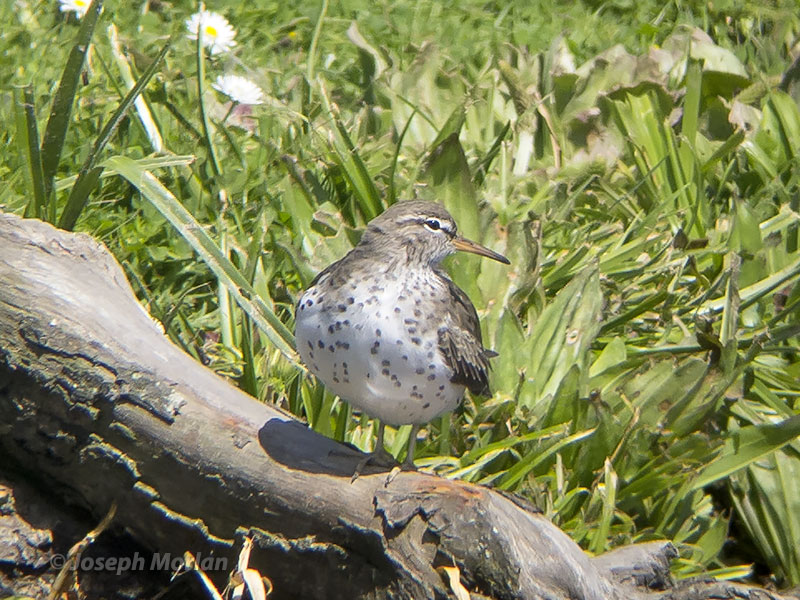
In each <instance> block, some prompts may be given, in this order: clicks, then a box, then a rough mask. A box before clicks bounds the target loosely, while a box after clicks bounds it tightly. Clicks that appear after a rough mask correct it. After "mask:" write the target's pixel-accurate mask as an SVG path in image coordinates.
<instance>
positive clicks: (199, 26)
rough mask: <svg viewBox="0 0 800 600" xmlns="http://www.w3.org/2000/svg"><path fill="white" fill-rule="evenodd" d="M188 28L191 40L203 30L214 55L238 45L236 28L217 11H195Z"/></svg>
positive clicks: (188, 20)
mask: <svg viewBox="0 0 800 600" xmlns="http://www.w3.org/2000/svg"><path fill="white" fill-rule="evenodd" d="M73 1H76V2H80V1H82V0H73ZM186 29H187V30H188V31H189V34H188V35H187V37H188V38H189V39H190V40H196V39H197V36H198V34H199V32H200V31H202V32H203V46H205V47H206V48H208V49H209V50H210V52H211V54H212V55H214V54H221V53H223V52H229V51H230V50H231V48H233V47H234V46H235V45H236V42H235V41H234V39H233V38H234V37H236V30H235V29H234V28H233V27H232V26H231V24H230V23H228V19H226V18H225V17H223V16H222V15H221V14H219V13H216V12H212V11H208V10H203V11H200V12H196V13H194V14H193V15H192V16H191V17H189V18H188V19H186Z"/></svg>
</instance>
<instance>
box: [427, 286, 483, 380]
mask: <svg viewBox="0 0 800 600" xmlns="http://www.w3.org/2000/svg"><path fill="white" fill-rule="evenodd" d="M447 283H448V286H449V288H450V289H449V296H450V298H452V300H451V303H452V306H451V307H450V308H451V309H450V310H449V311H448V314H449V317H448V319H447V320H446V321H445V324H444V325H443V326H442V327H440V328H439V350H441V352H442V355H443V356H444V359H445V362H446V363H447V366H448V367H450V369H451V370H452V371H453V375H452V376H451V377H450V381H452V382H453V383H458V384H461V385H465V386H467V388H469V391H471V392H472V393H473V394H480V395H485V394H488V392H489V357H490V354H489V351H487V350H485V349H484V347H483V342H482V340H481V326H480V322H479V321H478V313H477V312H475V307H474V306H473V305H472V302H470V300H469V298H468V297H467V295H466V294H465V293H464V292H463V291H462V290H461V289H460V288H458V287H457V286H456V285H455V284H454V283H453V282H452V281H450V280H449V279H447Z"/></svg>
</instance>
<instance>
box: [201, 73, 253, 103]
mask: <svg viewBox="0 0 800 600" xmlns="http://www.w3.org/2000/svg"><path fill="white" fill-rule="evenodd" d="M211 87H213V88H214V89H215V90H217V91H219V92H222V93H223V94H225V95H226V96H227V97H228V98H230V99H231V100H233V101H234V102H238V103H239V104H251V105H252V104H263V103H264V92H263V91H261V88H260V87H258V86H257V85H256V84H255V83H253V82H252V81H250V80H249V79H247V77H240V76H239V75H220V76H219V77H217V80H216V81H215V82H214V83H213V84H212V85H211Z"/></svg>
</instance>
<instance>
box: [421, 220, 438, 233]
mask: <svg viewBox="0 0 800 600" xmlns="http://www.w3.org/2000/svg"><path fill="white" fill-rule="evenodd" d="M425 227H427V228H428V229H430V230H431V231H439V230H440V229H441V228H442V223H441V222H440V221H439V219H425Z"/></svg>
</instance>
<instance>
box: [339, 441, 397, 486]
mask: <svg viewBox="0 0 800 600" xmlns="http://www.w3.org/2000/svg"><path fill="white" fill-rule="evenodd" d="M368 465H369V466H373V467H378V468H381V469H396V468H398V464H397V460H396V459H395V458H394V456H392V455H391V454H389V453H388V452H387V451H386V449H385V448H383V447H381V448H380V449H379V450H376V451H375V452H370V453H369V454H367V455H366V456H365V457H364V458H362V459H361V460H360V461H359V462H358V464H357V465H356V470H355V471H354V472H353V476H352V477H351V478H350V483H353V482H354V481H355V480H356V479H358V477H359V476H360V475H361V472H362V471H363V470H364V468H365V467H367V466H368Z"/></svg>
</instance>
